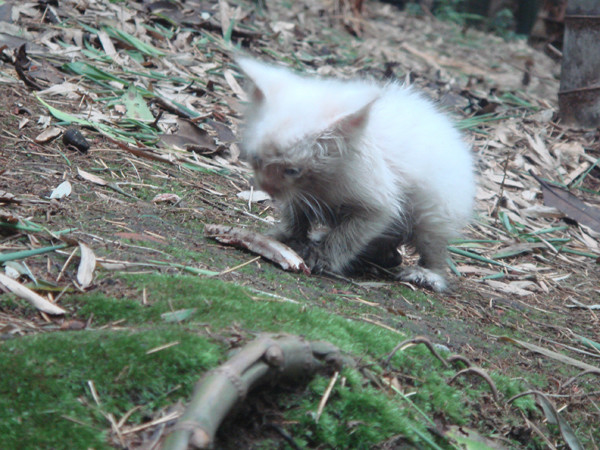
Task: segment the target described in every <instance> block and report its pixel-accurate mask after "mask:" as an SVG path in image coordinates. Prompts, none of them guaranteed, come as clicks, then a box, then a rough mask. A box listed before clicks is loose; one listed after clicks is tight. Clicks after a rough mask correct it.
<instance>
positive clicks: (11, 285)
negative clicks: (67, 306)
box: [0, 273, 66, 315]
mask: <svg viewBox="0 0 600 450" xmlns="http://www.w3.org/2000/svg"><path fill="white" fill-rule="evenodd" d="M0 283H1V284H3V285H4V286H5V287H6V288H7V289H8V290H9V291H11V292H12V293H13V294H15V295H16V296H18V297H21V298H22V299H24V300H27V301H28V302H29V303H31V304H32V305H33V306H34V307H36V308H37V309H39V310H40V311H42V312H45V313H46V314H53V315H62V314H65V313H66V311H65V310H64V309H62V308H60V307H59V306H56V305H55V304H54V303H50V302H49V301H48V300H46V299H45V298H44V297H42V296H40V295H38V294H36V293H35V292H33V291H32V290H31V289H29V288H26V287H25V286H23V285H22V284H21V283H19V282H17V281H15V280H13V279H12V278H10V277H7V276H6V275H4V274H1V273H0Z"/></svg>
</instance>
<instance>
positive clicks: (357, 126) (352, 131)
mask: <svg viewBox="0 0 600 450" xmlns="http://www.w3.org/2000/svg"><path fill="white" fill-rule="evenodd" d="M377 100H379V94H377V95H375V96H373V97H370V98H369V99H368V100H367V103H365V104H363V105H362V106H360V107H359V108H358V109H355V110H350V112H346V113H345V114H342V115H341V117H337V118H335V119H334V122H333V126H332V127H331V128H332V129H333V130H334V131H336V132H337V133H339V134H340V135H341V136H342V137H344V138H349V137H352V136H354V135H356V134H357V133H359V132H360V131H362V129H363V128H364V127H365V126H366V124H367V121H368V119H369V114H370V113H371V108H372V107H373V104H374V103H375V102H376V101H377Z"/></svg>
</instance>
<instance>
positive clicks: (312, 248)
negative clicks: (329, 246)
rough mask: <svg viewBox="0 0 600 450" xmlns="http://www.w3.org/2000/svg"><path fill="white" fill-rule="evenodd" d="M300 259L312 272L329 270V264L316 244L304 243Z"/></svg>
mask: <svg viewBox="0 0 600 450" xmlns="http://www.w3.org/2000/svg"><path fill="white" fill-rule="evenodd" d="M300 256H302V259H304V262H305V263H306V265H307V266H308V267H310V271H311V272H312V273H323V272H327V271H329V270H331V264H330V263H329V260H328V258H327V257H325V255H324V254H323V252H322V251H321V249H320V248H319V247H317V246H316V245H306V246H305V247H304V248H302V251H301V253H300Z"/></svg>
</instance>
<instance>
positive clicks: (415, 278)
mask: <svg viewBox="0 0 600 450" xmlns="http://www.w3.org/2000/svg"><path fill="white" fill-rule="evenodd" d="M398 279H400V280H402V281H407V282H409V283H413V284H416V285H417V286H421V287H424V288H427V289H431V290H432V291H435V292H445V291H447V290H448V283H447V282H446V279H445V278H444V277H443V276H442V275H440V274H438V273H435V272H433V271H432V270H429V269H426V268H425V267H421V266H414V267H407V268H406V269H404V270H402V271H401V272H400V273H399V274H398Z"/></svg>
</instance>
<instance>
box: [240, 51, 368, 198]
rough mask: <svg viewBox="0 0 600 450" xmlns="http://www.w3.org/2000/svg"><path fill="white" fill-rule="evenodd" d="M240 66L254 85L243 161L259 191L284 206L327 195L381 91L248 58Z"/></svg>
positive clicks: (249, 92) (244, 138) (249, 94)
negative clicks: (284, 202)
mask: <svg viewBox="0 0 600 450" xmlns="http://www.w3.org/2000/svg"><path fill="white" fill-rule="evenodd" d="M238 64H239V65H240V67H241V68H242V69H243V71H244V72H245V73H246V75H247V76H248V78H249V79H250V81H251V83H250V87H249V89H248V90H247V95H248V100H249V102H248V106H247V109H246V111H245V114H244V115H245V119H246V124H245V127H244V137H243V144H242V148H243V154H242V156H243V157H244V159H246V161H248V162H249V163H250V164H251V165H252V168H253V169H254V174H255V178H256V181H257V183H258V186H259V187H260V188H261V189H262V190H263V191H265V192H267V193H268V194H269V195H271V197H273V198H276V199H279V200H286V199H292V198H294V197H296V196H300V197H303V196H305V194H309V196H310V197H315V194H317V193H323V192H324V191H323V189H328V186H329V184H330V183H331V182H335V180H336V176H337V175H336V173H337V171H338V169H339V166H340V159H341V158H342V155H343V154H344V153H346V152H347V149H348V148H349V147H350V143H352V142H354V140H355V139H358V137H359V135H360V134H361V132H362V129H363V128H364V126H365V124H366V121H367V117H368V113H369V109H370V107H371V105H372V104H373V103H374V102H375V100H376V99H377V98H378V96H379V91H378V90H377V89H376V88H374V87H373V88H372V87H369V86H368V85H367V87H366V88H365V87H364V86H363V85H359V86H358V88H357V89H354V88H353V86H350V87H349V88H346V87H344V85H341V86H342V88H340V86H338V85H335V84H332V83H330V82H328V81H323V80H320V79H311V78H304V77H301V76H299V75H296V74H294V73H293V72H291V71H289V70H287V69H283V68H281V67H275V66H270V65H268V64H264V63H261V62H258V61H254V60H249V59H245V58H241V59H239V60H238ZM361 86H362V88H361ZM316 196H317V197H318V196H319V195H316Z"/></svg>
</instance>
